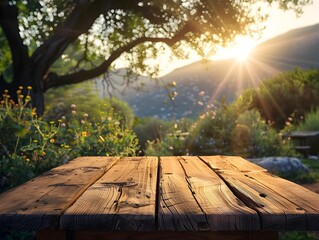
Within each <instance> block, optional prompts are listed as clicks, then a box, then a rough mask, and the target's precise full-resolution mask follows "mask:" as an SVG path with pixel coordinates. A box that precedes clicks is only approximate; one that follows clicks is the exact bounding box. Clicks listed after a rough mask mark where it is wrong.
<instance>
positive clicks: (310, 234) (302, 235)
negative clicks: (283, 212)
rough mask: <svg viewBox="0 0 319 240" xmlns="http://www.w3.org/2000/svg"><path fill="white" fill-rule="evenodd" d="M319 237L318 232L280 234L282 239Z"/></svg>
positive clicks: (305, 239)
mask: <svg viewBox="0 0 319 240" xmlns="http://www.w3.org/2000/svg"><path fill="white" fill-rule="evenodd" d="M318 237H319V234H318V232H298V231H290V232H281V233H280V234H279V239H280V240H317V239H318Z"/></svg>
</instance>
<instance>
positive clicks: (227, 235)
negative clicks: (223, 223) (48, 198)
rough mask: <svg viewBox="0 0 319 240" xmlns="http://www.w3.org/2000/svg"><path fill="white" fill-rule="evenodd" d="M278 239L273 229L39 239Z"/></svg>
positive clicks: (47, 238) (58, 234)
mask: <svg viewBox="0 0 319 240" xmlns="http://www.w3.org/2000/svg"><path fill="white" fill-rule="evenodd" d="M64 239H73V240H91V239H98V240H104V239H105V240H109V239H112V240H164V239H165V240H176V239H183V240H256V239H258V240H277V239H278V233H277V232H271V231H217V232H211V231H209V232H166V231H164V232H163V231H155V232H104V231H98V232H96V231H73V232H66V231H47V230H45V231H41V232H39V233H38V234H37V240H64Z"/></svg>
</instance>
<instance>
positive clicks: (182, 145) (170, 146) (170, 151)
mask: <svg viewBox="0 0 319 240" xmlns="http://www.w3.org/2000/svg"><path fill="white" fill-rule="evenodd" d="M148 120H150V119H148ZM164 123H165V124H166V131H165V134H163V133H162V136H161V138H152V139H148V141H147V143H146V149H145V154H146V155H149V156H152V155H153V156H154V155H155V156H172V155H175V156H176V155H178V156H180V155H187V154H188V149H187V146H186V144H187V143H186V139H187V138H188V136H189V128H190V126H191V124H192V121H191V120H189V119H180V120H177V121H172V122H164Z"/></svg>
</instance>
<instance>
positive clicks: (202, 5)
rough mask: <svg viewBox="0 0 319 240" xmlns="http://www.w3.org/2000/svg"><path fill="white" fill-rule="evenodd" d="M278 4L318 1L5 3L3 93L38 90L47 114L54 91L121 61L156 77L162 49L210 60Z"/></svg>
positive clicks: (1, 11)
mask: <svg viewBox="0 0 319 240" xmlns="http://www.w3.org/2000/svg"><path fill="white" fill-rule="evenodd" d="M276 2H277V3H278V4H279V5H280V7H281V8H282V9H293V10H296V11H297V12H298V11H300V9H301V7H302V6H303V5H305V4H308V3H309V2H311V0H300V1H298V0H294V1H290V0H285V1H279V0H260V1H257V0H251V1H248V0H161V1H160V0H108V1H105V0H63V1H61V0H60V1H58V0H40V1H35V0H0V27H1V28H0V46H1V52H0V61H1V63H0V71H1V72H0V83H1V85H0V88H1V89H0V90H3V89H9V90H10V91H15V90H16V89H17V87H18V86H29V85H30V86H32V88H33V104H34V106H36V107H37V110H38V113H39V114H41V113H42V112H43V110H44V104H43V103H44V101H43V93H44V92H45V91H46V90H47V89H49V88H52V87H59V86H63V85H67V84H74V83H78V82H82V81H85V80H88V79H92V78H95V77H98V76H101V75H103V74H106V73H108V72H109V71H110V69H111V67H112V66H113V63H114V61H116V60H117V59H118V58H119V57H124V58H125V59H126V61H127V62H128V63H129V66H130V69H133V70H135V71H139V72H148V73H154V72H156V66H154V65H152V66H150V65H148V64H147V62H146V60H147V59H149V58H154V57H156V56H158V55H159V54H162V52H163V51H164V50H163V49H170V50H171V53H173V54H175V55H178V56H180V57H185V56H184V53H185V49H194V50H196V51H197V52H198V53H199V54H202V55H203V54H204V50H205V48H207V46H208V45H207V44H209V45H211V46H214V45H215V46H217V45H220V44H224V43H226V42H228V41H230V40H232V39H233V38H234V37H235V36H236V35H238V34H247V33H253V32H254V31H256V30H258V29H256V23H258V22H260V21H263V20H264V19H265V15H266V12H265V11H262V9H261V8H260V7H261V6H267V5H270V4H272V3H276ZM262 4H265V5H262ZM161 50H162V51H161ZM165 51H166V50H165ZM59 66H60V67H59Z"/></svg>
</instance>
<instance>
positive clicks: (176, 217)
mask: <svg viewBox="0 0 319 240" xmlns="http://www.w3.org/2000/svg"><path fill="white" fill-rule="evenodd" d="M160 165H161V182H160V196H161V199H160V203H159V226H160V230H172V231H208V230H210V231H220V230H238V229H240V230H257V229H260V225H259V218H258V214H257V213H256V212H255V211H254V210H252V209H251V208H248V207H246V206H245V204H244V203H243V202H242V201H241V200H240V199H238V198H237V197H236V196H235V195H234V194H233V193H232V192H231V191H230V189H229V188H228V187H227V185H226V184H225V183H224V182H223V181H222V180H221V179H220V178H219V177H218V175H217V174H216V173H215V172H214V171H213V170H212V169H210V168H208V167H207V165H205V163H203V162H202V161H199V160H198V159H197V158H194V157H178V158H176V157H162V158H161V160H160Z"/></svg>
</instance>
